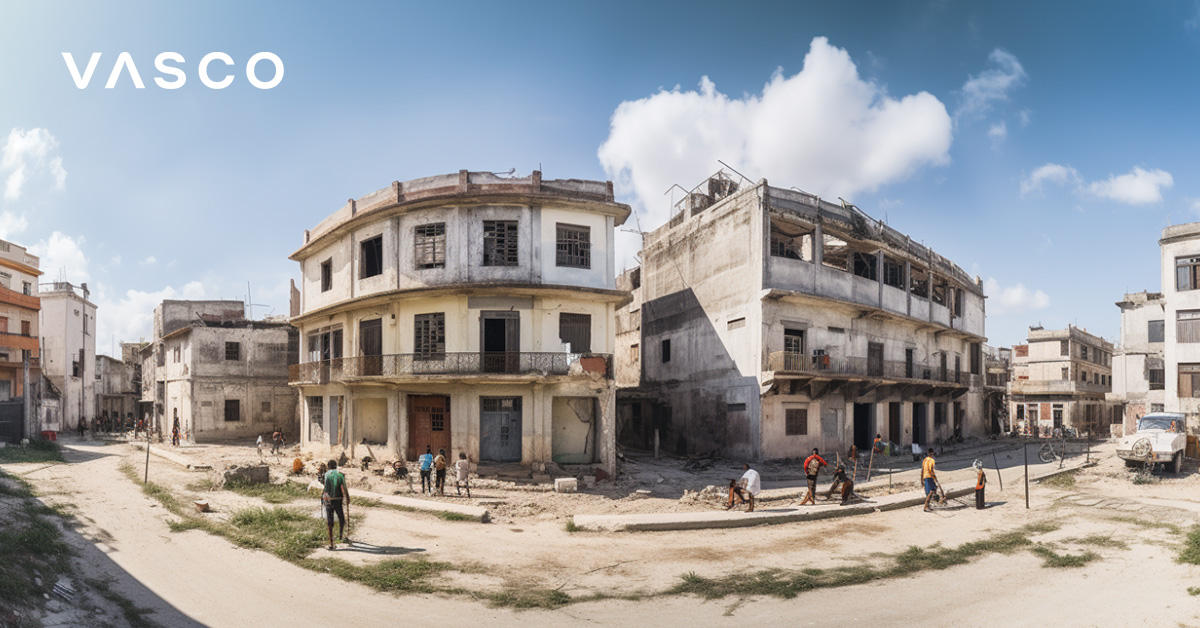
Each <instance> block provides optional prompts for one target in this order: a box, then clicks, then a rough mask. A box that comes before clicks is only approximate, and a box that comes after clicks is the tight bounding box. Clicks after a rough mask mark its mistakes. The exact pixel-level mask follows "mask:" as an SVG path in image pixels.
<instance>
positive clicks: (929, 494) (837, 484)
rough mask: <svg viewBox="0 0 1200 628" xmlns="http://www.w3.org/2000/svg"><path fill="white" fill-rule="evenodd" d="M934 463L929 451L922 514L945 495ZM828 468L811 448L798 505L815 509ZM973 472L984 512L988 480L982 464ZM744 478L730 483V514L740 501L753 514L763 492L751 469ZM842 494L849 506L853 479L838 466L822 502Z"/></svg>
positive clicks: (877, 443) (923, 470)
mask: <svg viewBox="0 0 1200 628" xmlns="http://www.w3.org/2000/svg"><path fill="white" fill-rule="evenodd" d="M874 447H875V448H877V450H878V448H879V447H880V437H879V436H878V435H876V437H875V443H874ZM936 465H937V461H936V460H935V459H934V457H933V452H932V451H926V452H924V459H923V460H922V461H921V484H922V488H923V489H924V490H925V512H930V511H931V509H930V503H931V502H932V501H933V500H934V499H935V498H936V499H938V501H939V502H941V501H945V498H946V497H945V492H944V491H942V488H941V485H940V484H939V482H938V479H937V471H936ZM827 466H829V463H828V462H826V461H825V459H824V458H822V457H821V452H820V451H819V450H818V449H817V448H816V447H814V448H813V450H812V454H811V455H809V456H808V458H805V459H804V464H803V465H802V468H803V469H804V476H805V479H806V480H807V482H808V491H807V492H806V493H805V494H804V498H803V499H801V500H800V505H801V506H804V505H815V504H816V496H817V478H818V476H819V475H820V473H821V469H823V468H824V467H827ZM973 466H974V468H975V471H976V480H975V508H977V509H979V510H983V508H984V504H985V500H984V489H985V487H986V486H987V476H986V474H984V472H983V463H981V462H980V461H979V460H976V461H975V464H974V465H973ZM742 470H743V474H742V477H741V479H738V480H730V482H729V499H728V501H727V502H726V505H725V509H726V510H729V509H731V508H733V506H734V500H735V499H736V500H740V503H742V504H749V508H748V509H747V510H748V512H754V500H755V498H756V497H757V496H758V494H759V492H761V491H762V477H761V476H760V475H759V473H758V471H755V470H754V469H751V468H750V465H749V464H748V463H747V464H743V465H742ZM839 489H840V490H841V498H842V501H841V503H842V505H843V506H845V505H846V504H848V503H850V502H851V501H852V500H853V499H855V498H857V495H855V494H854V479H853V478H851V477H850V476H849V475H848V474H847V473H846V465H844V464H842V463H841V462H838V465H837V468H836V470H835V471H834V472H833V482H832V483H831V484H830V485H829V490H828V491H826V493H825V499H833V494H834V492H836V491H838V490H839Z"/></svg>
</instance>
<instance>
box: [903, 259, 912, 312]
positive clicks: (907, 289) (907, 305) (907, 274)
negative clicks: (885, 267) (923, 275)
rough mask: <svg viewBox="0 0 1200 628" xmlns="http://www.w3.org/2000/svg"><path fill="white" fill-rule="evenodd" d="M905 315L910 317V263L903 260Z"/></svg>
mask: <svg viewBox="0 0 1200 628" xmlns="http://www.w3.org/2000/svg"><path fill="white" fill-rule="evenodd" d="M904 297H905V299H904V303H905V308H906V309H905V314H908V315H909V316H912V262H910V261H908V260H904Z"/></svg>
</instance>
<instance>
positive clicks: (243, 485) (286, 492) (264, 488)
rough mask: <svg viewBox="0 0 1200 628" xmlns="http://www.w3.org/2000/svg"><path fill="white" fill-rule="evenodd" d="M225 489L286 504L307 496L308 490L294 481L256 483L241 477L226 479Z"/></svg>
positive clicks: (270, 502)
mask: <svg viewBox="0 0 1200 628" xmlns="http://www.w3.org/2000/svg"><path fill="white" fill-rule="evenodd" d="M225 490H227V491H233V492H234V493H237V494H238V495H245V496H246V497H257V498H259V499H261V500H263V501H265V502H267V503H268V504H286V503H289V502H292V501H294V500H297V499H300V498H301V497H307V496H308V490H307V489H305V488H304V487H302V486H299V485H297V484H296V483H294V482H283V483H282V484H272V483H269V482H268V483H260V484H256V483H253V482H250V481H248V480H245V479H243V478H231V479H229V480H226V481H225Z"/></svg>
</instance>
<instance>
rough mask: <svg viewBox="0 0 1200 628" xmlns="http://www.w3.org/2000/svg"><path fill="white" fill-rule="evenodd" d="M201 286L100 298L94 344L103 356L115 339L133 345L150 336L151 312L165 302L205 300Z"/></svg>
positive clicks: (192, 285) (192, 283) (197, 283)
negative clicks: (172, 300) (173, 300)
mask: <svg viewBox="0 0 1200 628" xmlns="http://www.w3.org/2000/svg"><path fill="white" fill-rule="evenodd" d="M206 297H207V294H206V291H205V289H204V284H202V283H200V282H199V281H192V282H189V283H187V284H185V285H184V286H183V287H182V288H175V287H172V286H167V287H165V288H163V289H161V290H157V291H153V292H145V291H141V290H128V291H126V292H125V294H123V295H121V296H120V298H117V299H108V298H103V297H102V298H99V299H98V300H97V302H96V344H97V349H98V350H101V352H103V349H104V348H107V347H109V346H110V344H109V343H111V342H112V340H113V339H114V338H115V339H116V341H117V342H122V341H124V342H136V341H137V340H139V339H142V338H145V339H149V338H151V336H152V335H153V323H154V308H156V307H158V304H159V303H162V302H163V301H164V300H167V299H204V298H206Z"/></svg>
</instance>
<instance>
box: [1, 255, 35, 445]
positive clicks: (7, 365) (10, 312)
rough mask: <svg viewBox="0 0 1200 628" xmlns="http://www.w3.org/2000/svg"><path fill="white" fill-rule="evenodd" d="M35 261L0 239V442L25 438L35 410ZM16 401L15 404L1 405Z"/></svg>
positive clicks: (32, 257)
mask: <svg viewBox="0 0 1200 628" xmlns="http://www.w3.org/2000/svg"><path fill="white" fill-rule="evenodd" d="M38 263H39V261H38V258H37V256H35V255H31V254H30V253H29V252H28V251H26V250H25V247H23V246H18V245H16V244H13V243H11V242H6V241H4V240H0V404H3V407H2V408H0V440H14V441H15V440H20V439H21V438H25V437H27V436H28V435H29V432H30V431H32V430H33V429H34V423H35V422H36V421H35V419H34V416H35V414H38V408H37V405H38V404H37V403H36V400H37V399H38V398H39V397H40V395H39V390H40V389H41V388H42V387H41V386H40V383H41V379H42V375H41V372H42V368H41V367H42V355H41V351H40V348H39V342H38V337H39V326H38V315H39V312H40V311H41V307H42V305H41V299H40V298H39V297H38V277H39V276H41V274H42V271H41V270H38ZM27 382H28V385H27ZM16 399H20V400H21V401H20V404H18V403H17V402H16V401H12V402H11V403H5V402H10V400H16ZM18 406H19V407H18ZM39 418H40V416H39Z"/></svg>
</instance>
